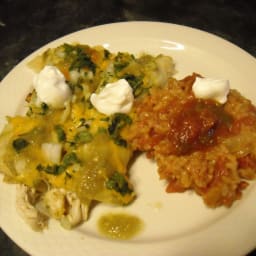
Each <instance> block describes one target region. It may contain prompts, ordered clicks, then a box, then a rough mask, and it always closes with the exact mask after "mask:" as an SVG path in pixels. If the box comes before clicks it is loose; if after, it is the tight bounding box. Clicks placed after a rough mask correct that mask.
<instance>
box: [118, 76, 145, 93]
mask: <svg viewBox="0 0 256 256" xmlns="http://www.w3.org/2000/svg"><path fill="white" fill-rule="evenodd" d="M123 78H124V79H125V80H127V81H128V83H129V84H130V86H131V87H132V91H133V95H134V96H135V97H137V96H139V95H140V94H141V93H142V92H143V91H144V88H143V87H142V86H143V80H142V77H141V76H135V75H133V74H125V75H124V77H123Z"/></svg>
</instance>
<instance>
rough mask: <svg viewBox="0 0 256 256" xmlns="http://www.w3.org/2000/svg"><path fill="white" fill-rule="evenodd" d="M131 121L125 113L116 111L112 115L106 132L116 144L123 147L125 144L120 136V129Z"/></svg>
mask: <svg viewBox="0 0 256 256" xmlns="http://www.w3.org/2000/svg"><path fill="white" fill-rule="evenodd" d="M131 123H132V119H131V118H130V117H129V116H128V115H126V114H122V113H117V114H114V115H113V117H112V119H111V121H110V124H109V126H108V132H109V135H110V137H111V138H112V139H113V141H114V142H115V143H116V144H117V145H119V146H123V147H126V146H127V142H126V141H125V140H124V139H123V138H121V136H120V131H121V129H122V128H123V127H124V126H126V125H129V124H131Z"/></svg>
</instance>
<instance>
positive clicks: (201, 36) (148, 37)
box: [0, 22, 256, 256]
mask: <svg viewBox="0 0 256 256" xmlns="http://www.w3.org/2000/svg"><path fill="white" fill-rule="evenodd" d="M63 42H80V43H84V44H89V45H99V44H100V45H103V46H104V47H106V48H108V49H109V50H110V51H114V52H117V51H129V52H133V53H135V54H136V53H141V52H149V53H151V54H159V53H163V54H167V55H171V56H172V57H173V58H174V60H175V63H176V68H177V71H178V73H177V77H178V78H182V77H183V76H185V75H188V74H190V73H192V72H197V73H200V74H202V75H204V76H211V77H217V78H227V79H229V80H230V82H231V86H232V87H233V88H238V89H239V90H240V91H241V92H242V93H243V94H244V95H245V96H246V97H248V98H250V99H251V100H253V101H254V102H256V92H255V89H254V85H255V82H256V72H255V70H256V61H255V59H254V58H253V57H252V56H250V55H249V54H247V53H246V52H244V51H243V50H241V49H240V48H238V47H236V46H234V45H233V44H231V43H229V42H227V41H225V40H223V39H221V38H218V37H216V36H214V35H211V34H209V33H206V32H203V31H199V30H196V29H192V28H188V27H184V26H179V25H173V24H166V23H156V22H125V23H115V24H109V25H103V26H98V27H94V28H90V29H85V30H82V31H78V32H75V33H73V34H70V35H67V36H65V37H63V38H60V39H58V40H56V41H54V42H51V43H50V44H48V45H46V46H44V47H43V48H41V49H39V50H38V51H36V52H35V53H33V54H32V55H30V56H29V57H27V58H26V59H25V60H23V61H22V62H21V63H20V64H19V65H17V66H16V67H15V68H14V69H13V70H12V71H11V72H10V73H9V74H8V75H7V76H6V78H5V79H4V80H3V81H2V82H1V86H0V120H1V123H0V125H1V127H2V126H3V124H4V117H5V116H6V115H14V114H16V113H19V111H20V110H21V108H22V105H23V102H24V98H25V96H26V94H27V93H28V91H29V90H30V86H31V81H32V76H33V73H32V72H31V71H30V70H29V69H28V68H27V67H26V63H27V62H28V61H29V60H30V59H31V58H33V57H34V56H35V55H37V54H39V53H40V52H42V51H43V50H45V49H47V48H49V47H55V46H57V45H59V44H61V43H63ZM131 174H132V179H133V181H134V184H135V188H136V192H137V194H138V199H137V200H136V201H135V202H134V203H133V204H132V205H130V206H129V207H126V208H119V207H114V208H113V207H111V206H106V205H100V206H97V207H96V208H94V209H93V211H92V212H91V215H90V220H89V221H88V222H87V223H85V224H84V225H82V226H81V227H79V228H77V229H75V230H72V231H66V230H63V229H62V228H61V227H60V226H59V224H58V223H56V222H55V221H51V223H50V227H49V229H48V230H46V231H44V232H43V233H35V232H33V231H31V230H30V228H29V227H28V226H27V225H26V224H24V222H23V220H22V219H21V218H20V217H19V216H18V215H17V213H16V210H15V189H14V186H10V185H6V184H3V183H0V224H1V228H2V229H3V230H4V231H5V232H6V233H7V234H8V235H9V236H10V238H11V239H13V240H14V241H15V242H16V243H17V244H18V245H19V246H20V247H22V248H23V249H24V250H26V251H27V252H28V253H30V254H32V255H36V256H45V255H47V256H56V255H62V256H66V255H76V256H80V255H81V256H102V255H105V256H131V255H133V256H139V255H142V254H143V255H147V256H170V255H179V256H181V255H186V256H187V255H197V256H200V255H202V256H205V255H207V256H211V255H212V256H216V255H219V256H221V255H225V256H226V255H232V256H235V255H243V254H246V253H247V252H248V251H250V250H251V249H253V247H254V246H255V245H256V203H255V201H256V199H255V198H256V188H255V184H254V183H252V184H251V185H250V186H249V188H248V189H247V190H246V191H245V193H244V196H243V199H242V200H240V201H237V202H236V203H235V204H234V205H233V206H232V208H230V209H225V208H218V209H216V210H212V209H208V208H207V207H205V205H204V204H203V202H202V199H201V198H200V197H199V196H197V195H195V194H194V193H192V192H189V193H181V194H178V193H177V194H166V193H165V192H164V184H163V183H162V182H160V181H159V180H158V175H157V171H156V166H155V164H154V163H153V162H150V161H149V160H147V159H146V158H145V157H143V156H142V157H140V158H139V159H138V160H137V161H136V162H135V163H134V165H133V166H132V169H131ZM120 211H122V212H128V213H132V214H135V215H137V216H139V217H140V218H142V219H143V220H144V222H145V228H144V230H143V231H142V232H141V233H140V234H139V235H138V236H137V237H135V238H134V239H132V240H130V241H125V242H119V241H110V240H107V239H105V238H103V237H101V236H100V235H99V234H98V231H97V228H96V223H97V220H98V218H99V216H100V215H101V214H102V213H103V212H104V213H105V212H120Z"/></svg>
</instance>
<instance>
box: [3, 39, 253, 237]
mask: <svg viewBox="0 0 256 256" xmlns="http://www.w3.org/2000/svg"><path fill="white" fill-rule="evenodd" d="M28 65H29V67H30V68H32V69H33V70H34V71H35V72H36V75H35V77H34V79H33V81H28V83H30V82H32V83H33V90H32V91H31V92H29V94H28V95H27V97H26V102H27V109H26V114H25V115H24V116H22V115H17V116H14V117H7V124H6V126H5V127H4V129H3V131H2V134H1V135H0V171H1V172H2V173H3V174H4V181H5V182H8V183H12V184H17V200H16V202H17V208H18V212H19V213H20V215H21V216H22V217H23V218H24V220H25V221H26V222H27V223H28V224H29V225H30V226H31V227H32V228H33V229H34V230H43V229H44V228H45V227H46V226H47V223H48V220H49V219H50V218H54V219H56V220H58V221H59V222H60V223H61V225H62V226H63V227H64V228H67V229H71V228H73V227H75V226H77V225H79V224H81V223H83V222H84V221H86V220H87V219H88V215H89V212H90V209H91V207H92V206H94V205H95V202H102V203H107V204H114V205H119V206H124V205H128V204H130V203H132V202H133V201H134V199H135V197H136V194H135V192H134V188H133V185H132V182H131V181H130V179H129V172H128V166H129V164H130V162H131V160H132V158H133V156H135V155H136V152H137V151H139V152H142V153H146V155H147V156H148V157H149V158H151V159H154V160H155V161H156V162H157V166H158V173H159V176H160V178H161V179H164V180H166V181H167V183H168V185H167V189H166V191H167V192H170V193H171V192H184V191H186V190H193V191H195V192H196V193H197V194H198V195H200V196H201V197H202V198H203V200H204V202H205V204H206V205H207V206H209V207H212V208H215V207H218V206H227V207H230V206H231V205H232V204H233V202H234V201H236V200H238V199H240V198H241V196H242V192H243V190H244V189H245V188H246V187H247V186H248V180H252V179H254V178H255V171H256V108H255V107H254V106H253V104H252V103H251V102H250V101H249V100H248V99H246V98H244V97H243V96H242V95H241V94H240V93H239V92H238V91H236V90H234V89H230V86H229V82H228V81H227V80H220V79H212V78H205V77H202V76H201V75H199V74H195V73H194V74H192V75H189V76H187V77H185V78H184V79H182V80H177V79H175V78H174V77H173V75H174V73H175V70H174V63H173V60H172V58H171V57H169V56H164V55H161V54H160V55H157V56H152V55H149V54H142V55H140V56H138V57H136V56H134V55H133V54H130V53H127V52H118V53H111V52H110V51H108V50H107V49H104V48H103V47H100V46H97V47H90V46H87V45H82V44H66V43H65V44H63V45H60V46H58V47H56V48H52V49H48V50H47V51H45V52H44V53H43V54H41V55H39V56H37V57H36V58H34V59H33V60H32V61H31V62H30V63H29V64H28ZM173 207H175V206H173ZM113 216H114V215H113ZM113 216H112V215H107V216H105V217H104V216H103V217H102V219H101V224H99V225H101V228H102V232H103V233H104V232H105V234H107V235H108V236H113V234H110V233H109V231H110V230H111V228H114V227H115V225H116V226H117V228H124V229H126V228H127V227H128V226H129V227H130V223H137V224H136V225H135V224H134V225H135V226H140V222H138V219H137V218H135V219H130V217H131V216H127V215H125V216H122V217H120V216H119V217H120V218H121V219H119V218H116V216H115V217H113ZM128 217H129V218H128ZM116 220H120V221H117V222H116ZM127 220H128V222H127ZM123 221H124V222H123ZM123 224H124V225H123ZM126 224H127V225H128V226H126ZM110 226H111V227H110ZM134 232H135V233H136V232H137V229H136V230H135V229H133V228H131V229H130V231H129V232H128V234H126V233H122V232H121V233H120V236H122V237H120V238H121V239H123V238H126V237H127V235H128V236H129V235H130V234H133V233H134ZM123 235H124V237H123Z"/></svg>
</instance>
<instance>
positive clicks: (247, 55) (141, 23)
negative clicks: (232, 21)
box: [0, 21, 256, 255]
mask: <svg viewBox="0 0 256 256" xmlns="http://www.w3.org/2000/svg"><path fill="white" fill-rule="evenodd" d="M152 25H154V26H167V27H172V29H173V28H174V29H175V28H177V29H179V30H184V29H185V30H190V31H191V33H199V34H201V33H202V34H203V35H204V36H206V37H210V38H212V39H214V40H217V41H220V42H223V43H225V45H228V46H229V47H232V48H233V49H234V51H238V52H239V54H241V55H243V56H244V57H245V58H247V59H248V61H251V62H252V63H253V64H254V65H255V66H256V59H255V58H254V57H253V56H252V55H251V54H250V53H248V52H246V51H245V50H244V49H242V48H240V47H239V46H237V45H235V44H233V43H232V42H230V41H228V40H226V39H223V38H221V37H219V36H217V35H215V34H212V33H209V32H206V31H203V30H200V29H197V28H194V27H188V26H184V25H179V24H174V23H167V22H155V21H124V22H116V23H108V24H103V25H97V26H94V27H89V28H85V29H81V30H78V31H75V32H72V33H69V34H66V35H64V36H62V37H60V38H57V39H55V40H53V41H51V42H48V43H46V44H45V45H43V46H42V47H40V48H39V49H37V50H35V51H33V52H32V53H31V54H29V55H28V56H27V57H25V58H24V59H23V60H22V61H21V62H19V63H18V64H17V65H16V66H15V67H14V68H13V69H12V70H11V71H10V72H9V73H8V74H7V75H6V76H5V77H4V78H3V79H2V81H1V83H0V87H1V88H2V87H3V86H2V85H3V84H5V83H8V81H7V80H8V79H9V77H10V76H12V73H13V70H15V69H17V68H21V67H22V66H24V64H25V63H26V62H27V61H28V60H29V59H30V58H31V57H33V56H35V55H36V54H38V53H40V52H41V51H42V50H44V49H46V48H47V47H49V45H53V44H55V43H58V42H59V41H62V40H65V39H66V38H69V37H72V36H73V35H75V34H79V33H83V32H85V31H94V30H101V29H104V28H105V27H111V26H112V27H113V26H152ZM1 92H2V89H0V93H1ZM0 177H2V175H1V176H0ZM1 183H2V181H1V182H0V184H1ZM247 201H248V200H247ZM246 203H247V202H245V204H246ZM234 212H235V213H234V214H235V216H236V215H237V212H236V210H234ZM255 212H256V210H255ZM236 217H237V216H236ZM1 223H2V221H1V220H0V225H1V228H2V226H3V225H2V224H1ZM255 226H256V225H255ZM2 230H3V231H4V232H5V233H6V234H7V236H9V232H8V230H6V229H5V228H2ZM217 230H218V228H217ZM198 233H201V232H198ZM197 235H198V234H196V235H195V239H197V238H198V237H197ZM9 237H10V238H11V239H12V240H13V241H14V242H15V243H16V241H15V238H13V237H12V236H9ZM212 239H213V238H212ZM254 241H255V240H254ZM101 242H102V243H103V244H105V245H109V246H110V247H108V250H109V251H110V250H111V247H112V245H113V244H117V242H116V241H115V242H113V241H109V240H108V241H104V240H103V241H101ZM17 244H18V246H19V247H21V248H23V246H22V244H20V243H17ZM118 244H119V246H120V248H121V247H122V248H125V249H127V250H128V251H129V250H133V249H129V247H127V246H126V245H125V244H124V243H118ZM127 244H128V245H130V244H131V243H130V242H127ZM160 244H161V246H166V244H165V243H164V242H163V243H160ZM176 244H177V245H178V244H179V245H180V246H181V245H182V244H183V243H182V242H181V241H180V240H179V239H177V241H176ZM188 244H190V245H191V247H192V248H193V247H194V246H193V245H192V244H191V243H189V242H188ZM254 245H256V241H255V243H254ZM143 246H144V245H143ZM150 247H151V246H150ZM247 247H248V248H245V249H246V250H249V249H253V248H252V244H251V243H250V244H249V245H248V246H247ZM143 248H144V247H143ZM23 250H25V251H27V252H29V250H28V248H24V249H23ZM139 250H140V249H139ZM147 250H149V252H150V248H149V249H147ZM174 251H175V250H174ZM31 253H32V254H33V253H34V252H31ZM131 253H134V252H131ZM174 253H179V251H177V250H176V252H174ZM95 255H98V254H95ZM107 255H108V254H107ZM124 255H128V254H124ZM159 255H163V254H159ZM179 255H180V254H179Z"/></svg>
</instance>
